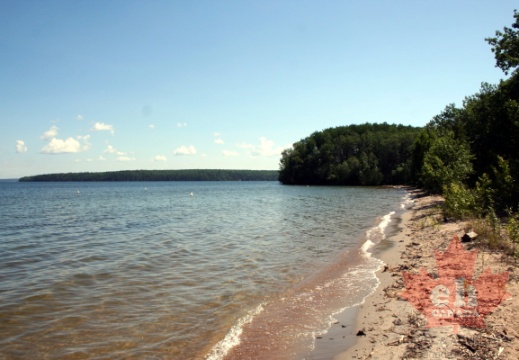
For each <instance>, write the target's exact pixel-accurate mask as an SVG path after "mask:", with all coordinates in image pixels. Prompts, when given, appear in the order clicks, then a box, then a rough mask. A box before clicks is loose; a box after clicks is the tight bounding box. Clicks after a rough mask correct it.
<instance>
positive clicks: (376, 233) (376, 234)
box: [361, 211, 395, 256]
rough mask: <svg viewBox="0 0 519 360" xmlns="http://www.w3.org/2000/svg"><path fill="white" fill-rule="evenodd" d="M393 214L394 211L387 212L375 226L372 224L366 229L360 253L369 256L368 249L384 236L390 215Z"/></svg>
mask: <svg viewBox="0 0 519 360" xmlns="http://www.w3.org/2000/svg"><path fill="white" fill-rule="evenodd" d="M394 214H395V212H394V211H391V212H390V213H389V214H386V215H384V216H383V217H382V219H381V220H380V223H379V224H378V225H377V226H374V227H372V228H371V229H369V230H368V231H366V242H365V243H364V244H363V245H362V247H361V250H362V253H363V254H364V255H366V256H371V253H370V252H369V250H370V249H371V248H372V247H373V246H374V245H375V244H378V243H379V242H380V241H382V240H384V239H385V238H386V234H385V230H386V228H387V226H388V225H389V223H390V222H391V216H393V215H394Z"/></svg>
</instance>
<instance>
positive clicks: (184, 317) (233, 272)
mask: <svg viewBox="0 0 519 360" xmlns="http://www.w3.org/2000/svg"><path fill="white" fill-rule="evenodd" d="M78 190H80V191H79V192H78ZM190 193H193V195H192V196H191V194H190ZM402 196H403V193H402V192H401V191H398V190H391V189H366V188H339V187H335V188H333V187H326V188H314V187H286V186H281V185H278V184H277V183H274V182H250V183H249V182H233V183H180V182H178V183H46V184H38V183H0V319H1V321H0V357H2V356H4V357H6V358H47V357H58V358H68V359H75V358H78V359H79V358H81V359H83V358H96V359H103V358H114V357H120V358H136V359H137V358H139V359H141V358H142V359H144V358H146V359H153V358H175V359H188V358H196V357H198V358H202V357H203V356H204V355H205V354H207V353H209V352H210V351H211V349H214V348H215V346H217V344H222V340H223V339H224V338H225V337H226V334H228V333H229V330H230V329H232V328H233V326H234V327H235V328H236V329H239V330H240V331H242V333H243V335H242V337H243V339H245V337H246V336H250V335H247V333H246V331H243V329H244V328H245V326H244V327H243V328H242V327H240V326H238V327H236V325H237V324H238V322H239V321H240V319H247V315H248V314H253V315H254V314H255V313H258V316H252V317H250V318H249V320H251V321H250V322H249V325H248V326H249V327H251V328H252V327H254V326H260V322H261V321H265V323H264V325H261V326H263V327H265V326H267V327H268V326H269V324H270V325H271V323H270V322H269V320H268V318H269V317H268V316H267V317H265V318H264V319H265V320H261V319H262V318H261V315H259V314H260V312H263V313H264V314H272V315H269V316H270V318H271V319H283V318H284V317H285V318H288V321H282V323H284V324H287V325H283V326H290V323H291V321H290V318H291V317H293V316H291V315H290V311H292V310H290V309H298V310H297V311H298V312H299V309H306V310H305V313H304V315H303V317H302V318H308V319H313V318H315V319H316V320H315V324H317V323H319V324H318V325H315V324H314V320H308V321H302V322H301V324H300V325H297V326H304V327H307V328H308V329H307V330H308V333H312V332H315V331H317V330H316V329H315V328H314V329H312V326H314V327H315V326H322V323H323V321H324V322H326V321H327V320H326V319H327V318H328V317H329V315H330V314H325V313H324V312H323V313H317V314H311V311H312V310H311V309H314V308H317V307H318V306H317V305H316V304H315V303H314V302H315V301H321V302H322V300H323V299H327V301H329V302H333V304H332V305H330V306H328V305H327V306H328V308H331V307H334V306H335V307H336V306H339V305H340V304H344V303H345V302H347V299H345V298H344V297H343V298H341V296H344V294H350V295H351V294H353V293H354V290H353V288H354V285H352V284H350V285H347V284H348V283H347V282H342V283H340V284H339V282H337V283H336V285H337V286H336V288H334V287H333V284H334V281H336V279H338V278H340V277H341V276H343V275H344V274H345V273H344V269H346V268H349V269H353V268H354V263H355V261H360V260H359V259H360V257H358V256H357V257H355V256H353V254H354V253H353V249H355V251H357V250H358V249H359V243H360V242H361V241H362V239H363V237H364V234H365V232H366V230H367V229H369V228H370V227H372V226H373V225H374V224H375V222H376V219H377V217H379V216H382V215H385V214H387V213H389V212H390V211H392V210H394V209H397V208H398V205H399V203H400V200H401V198H402ZM348 250H352V251H350V252H349V253H348ZM348 256H349V257H350V258H349V260H347V259H348ZM354 259H357V260H354ZM348 261H349V263H348V264H346V265H345V262H348ZM341 264H342V265H341ZM323 269H328V270H327V271H323ZM323 274H326V275H323ZM366 276H368V275H366ZM356 278H357V279H358V278H360V277H356ZM348 281H349V280H348ZM327 284H328V285H327ZM345 284H346V285H345ZM366 284H367V283H366ZM339 285H340V286H339ZM319 286H320V287H321V288H319ZM344 286H346V287H347V288H348V290H347V291H346V290H345V289H344ZM369 286H371V285H369ZM328 288H330V291H331V289H335V290H334V292H331V293H329V294H327V293H326V291H325V290H326V289H328ZM340 288H341V289H342V290H340ZM337 289H339V290H337ZM341 294H342V295H341ZM348 296H349V295H348ZM305 298H306V299H307V300H308V302H305V301H306V300H304V299H305ZM310 298H313V300H312V299H310ZM353 298H354V297H351V299H353ZM319 299H321V300H319ZM336 303H338V304H336ZM283 304H285V305H283ZM299 306H302V307H299ZM327 306H324V307H323V308H327ZM257 309H259V310H257ZM260 310H261V311H260ZM255 311H256V312H255ZM293 311H296V310H293ZM292 315H293V314H292ZM294 316H295V315H294ZM299 317H301V316H299ZM254 320H255V321H254ZM301 329H302V328H301ZM301 329H298V330H297V331H291V332H290V331H288V330H287V331H284V333H286V334H290V333H291V334H292V335H288V336H299V335H297V334H296V333H302V330H301ZM305 329H306V328H305ZM266 331H267V332H268V331H270V330H268V329H267V330H266ZM305 331H306V330H305ZM294 334H296V335H294ZM257 339H259V338H257ZM227 345H228V344H227ZM276 346H277V345H276ZM236 349H238V347H236ZM234 351H237V350H234ZM243 351H245V350H243ZM231 355H232V354H231V353H230V352H229V356H231Z"/></svg>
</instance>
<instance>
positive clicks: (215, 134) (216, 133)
mask: <svg viewBox="0 0 519 360" xmlns="http://www.w3.org/2000/svg"><path fill="white" fill-rule="evenodd" d="M213 136H222V134H220V133H219V132H215V133H214V134H213Z"/></svg>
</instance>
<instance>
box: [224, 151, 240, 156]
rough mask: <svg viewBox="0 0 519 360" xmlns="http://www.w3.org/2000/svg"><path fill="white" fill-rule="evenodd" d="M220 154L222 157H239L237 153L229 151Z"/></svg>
mask: <svg viewBox="0 0 519 360" xmlns="http://www.w3.org/2000/svg"><path fill="white" fill-rule="evenodd" d="M222 154H223V156H240V153H239V152H236V151H230V150H223V151H222Z"/></svg>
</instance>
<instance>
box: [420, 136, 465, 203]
mask: <svg viewBox="0 0 519 360" xmlns="http://www.w3.org/2000/svg"><path fill="white" fill-rule="evenodd" d="M471 161H472V155H471V153H470V149H469V147H468V145H467V144H466V143H462V142H460V141H458V140H456V139H455V138H454V136H453V135H452V133H450V134H447V135H445V136H441V137H438V138H437V139H436V140H434V141H433V143H432V144H431V147H430V148H429V150H428V151H427V152H426V154H425V156H424V160H423V166H422V170H421V182H422V184H423V185H424V189H425V190H428V191H430V192H432V193H438V194H441V193H442V191H443V188H444V186H445V185H448V184H451V183H454V182H463V181H465V180H466V179H467V178H468V177H469V175H470V174H471V173H472V163H471Z"/></svg>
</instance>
